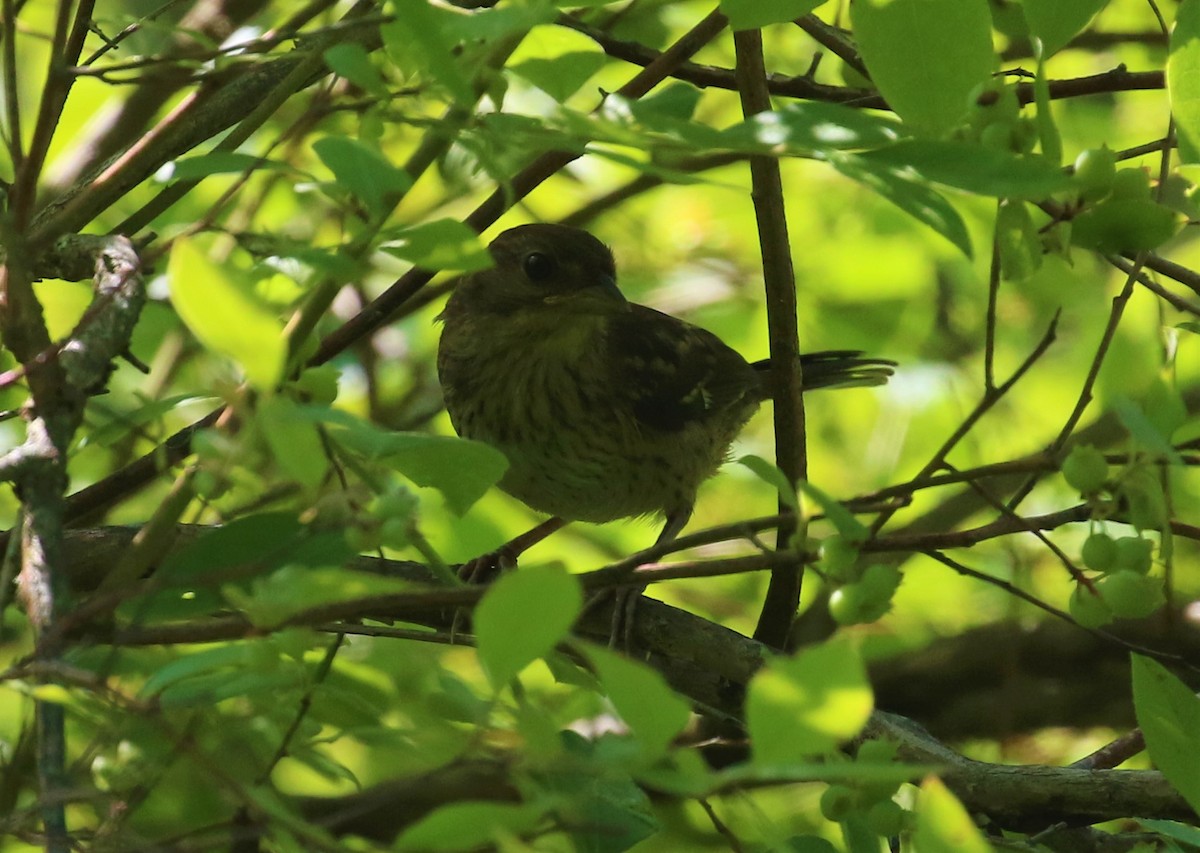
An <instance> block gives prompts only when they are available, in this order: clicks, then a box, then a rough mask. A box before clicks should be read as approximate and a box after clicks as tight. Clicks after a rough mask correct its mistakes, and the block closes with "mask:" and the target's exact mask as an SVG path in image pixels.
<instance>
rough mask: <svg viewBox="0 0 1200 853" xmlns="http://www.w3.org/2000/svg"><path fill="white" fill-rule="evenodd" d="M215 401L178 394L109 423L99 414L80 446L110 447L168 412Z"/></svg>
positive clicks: (193, 395)
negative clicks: (200, 402)
mask: <svg viewBox="0 0 1200 853" xmlns="http://www.w3.org/2000/svg"><path fill="white" fill-rule="evenodd" d="M215 399H216V398H214V397H212V396H211V395H209V394H176V395H174V396H172V397H165V398H163V399H162V400H152V401H150V402H148V403H146V404H145V405H143V406H142V407H141V408H139V409H134V410H132V411H128V412H121V413H120V415H118V416H115V417H113V418H112V419H111V420H107V421H106V420H105V419H104V417H103V416H102V415H101V414H100V413H99V412H97V413H96V414H95V415H93V416H92V417H95V418H96V419H97V421H98V422H99V423H98V426H97V427H96V428H95V429H93V430H92V431H91V432H90V433H88V434H86V435H81V436H80V439H79V446H80V447H87V446H88V445H89V444H98V445H100V446H101V447H108V446H110V445H112V444H114V443H116V442H117V441H120V440H121V439H124V438H128V437H129V436H130V434H131V433H134V432H137V431H138V430H141V429H143V428H144V427H145V426H146V425H147V424H150V423H153V422H154V421H157V420H159V419H160V418H162V417H163V416H164V415H166V414H167V413H168V412H171V411H174V410H175V409H177V408H179V407H181V406H184V405H186V404H187V403H194V402H197V401H199V400H203V401H206V402H211V401H213V400H215Z"/></svg>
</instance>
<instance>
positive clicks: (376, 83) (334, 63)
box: [323, 42, 388, 97]
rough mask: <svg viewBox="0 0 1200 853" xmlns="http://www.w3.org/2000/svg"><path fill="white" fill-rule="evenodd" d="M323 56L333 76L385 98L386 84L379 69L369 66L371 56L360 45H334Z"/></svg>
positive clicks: (386, 92) (345, 43) (348, 43)
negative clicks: (343, 78) (342, 78)
mask: <svg viewBox="0 0 1200 853" xmlns="http://www.w3.org/2000/svg"><path fill="white" fill-rule="evenodd" d="M323 56H324V59H325V64H326V65H328V66H329V70H330V71H332V72H333V73H334V74H337V75H338V76H339V77H345V78H346V79H347V80H349V81H350V82H351V83H353V84H354V85H356V86H358V87H359V88H360V89H363V90H364V91H366V92H369V93H370V94H372V95H377V96H379V97H387V95H388V87H387V84H386V83H385V82H384V81H383V77H382V76H381V75H380V74H379V69H377V68H376V67H375V66H374V65H372V64H371V55H370V54H369V53H367V51H366V48H364V47H363V46H362V45H361V44H357V43H355V42H342V43H341V44H335V45H333V46H332V47H330V48H328V49H326V51H325V53H324V54H323Z"/></svg>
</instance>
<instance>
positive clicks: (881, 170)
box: [829, 153, 972, 257]
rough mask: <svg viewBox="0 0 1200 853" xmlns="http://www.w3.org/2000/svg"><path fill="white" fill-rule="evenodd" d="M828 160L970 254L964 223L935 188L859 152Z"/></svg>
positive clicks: (969, 238)
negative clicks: (860, 154)
mask: <svg viewBox="0 0 1200 853" xmlns="http://www.w3.org/2000/svg"><path fill="white" fill-rule="evenodd" d="M829 162H830V163H832V164H833V166H834V168H836V169H837V170H838V171H839V172H841V173H842V174H843V175H845V176H846V177H848V178H852V179H853V180H855V181H858V182H859V183H860V184H863V185H864V186H867V187H870V188H871V189H873V190H875V192H877V193H879V194H880V195H881V196H883V197H884V198H886V199H887V200H888V201H890V202H892V204H894V205H896V206H897V207H899V208H900V209H901V210H903V211H904V212H905V213H908V214H909V215H911V216H913V217H914V218H915V219H917V220H918V221H919V222H923V223H924V224H925V225H928V226H929V227H930V228H932V229H933V230H934V231H936V232H937V233H939V234H941V235H942V236H943V237H945V238H946V239H947V240H949V241H950V242H951V243H953V244H954V245H955V246H957V247H958V248H959V249H960V250H961V251H962V252H963V254H965V255H966V256H967V257H971V254H972V253H971V235H970V234H968V233H967V226H966V224H965V223H964V222H963V221H962V217H961V216H959V215H958V211H956V210H955V209H954V208H953V207H951V206H950V202H948V201H946V199H945V198H944V197H942V196H941V195H940V194H938V192H937V191H935V190H933V189H932V188H930V187H929V186H927V185H926V184H923V183H921V182H919V181H917V180H914V179H913V178H912V177H909V176H908V175H906V174H904V173H903V172H902V171H901V170H898V169H896V168H894V167H892V166H888V165H886V164H883V163H875V162H872V161H870V160H864V159H863V158H862V157H860V156H858V155H854V154H843V153H836V154H834V155H831V156H830V157H829Z"/></svg>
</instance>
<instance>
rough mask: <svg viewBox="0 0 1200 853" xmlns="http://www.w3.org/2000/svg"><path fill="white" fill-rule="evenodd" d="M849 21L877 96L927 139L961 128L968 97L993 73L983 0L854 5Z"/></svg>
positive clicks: (889, 0) (872, 0) (861, 1)
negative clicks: (923, 133) (919, 129)
mask: <svg viewBox="0 0 1200 853" xmlns="http://www.w3.org/2000/svg"><path fill="white" fill-rule="evenodd" d="M850 18H851V20H852V21H853V24H854V35H855V38H856V39H857V41H858V47H859V50H860V51H861V53H862V58H863V62H865V63H866V66H867V70H868V71H870V72H871V79H872V80H874V82H875V84H876V85H877V86H878V87H879V91H880V92H882V93H883V96H884V97H885V98H886V99H887V102H888V104H889V105H891V107H892V109H894V110H895V111H896V113H897V114H898V115H899V116H900V117H901V118H903V119H904V121H905V123H906V124H911V125H915V126H916V127H919V128H921V129H923V130H925V131H927V132H929V133H930V134H933V135H940V134H942V133H945V132H946V131H948V130H950V129H951V128H953V127H955V126H956V125H958V124H960V123H961V122H962V120H963V119H964V118H965V117H966V114H967V109H968V107H969V95H970V94H971V92H972V91H973V90H974V89H975V87H976V86H978V85H980V84H981V83H984V82H986V81H987V80H988V79H989V78H990V77H991V74H992V71H993V70H994V68H995V64H996V63H995V55H994V53H993V51H992V18H991V14H990V13H989V12H988V4H987V2H986V0H857V2H855V3H852V4H851V5H850ZM933 57H936V58H937V59H936V61H933V59H932V58H933Z"/></svg>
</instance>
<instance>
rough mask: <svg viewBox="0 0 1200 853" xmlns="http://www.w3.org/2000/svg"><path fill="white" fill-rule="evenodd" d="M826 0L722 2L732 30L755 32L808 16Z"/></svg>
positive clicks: (726, 0) (731, 0)
mask: <svg viewBox="0 0 1200 853" xmlns="http://www.w3.org/2000/svg"><path fill="white" fill-rule="evenodd" d="M824 2H825V0H721V11H722V12H723V13H725V17H727V18H729V28H730V29H731V30H755V29H758V28H759V27H765V26H768V25H770V24H783V23H786V22H788V21H794V20H795V19H796V18H799V17H802V16H804V15H807V14H808V13H809V12H811V11H812V10H813V9H815V8H817V7H818V6H820V5H821V4H822V3H824Z"/></svg>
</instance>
